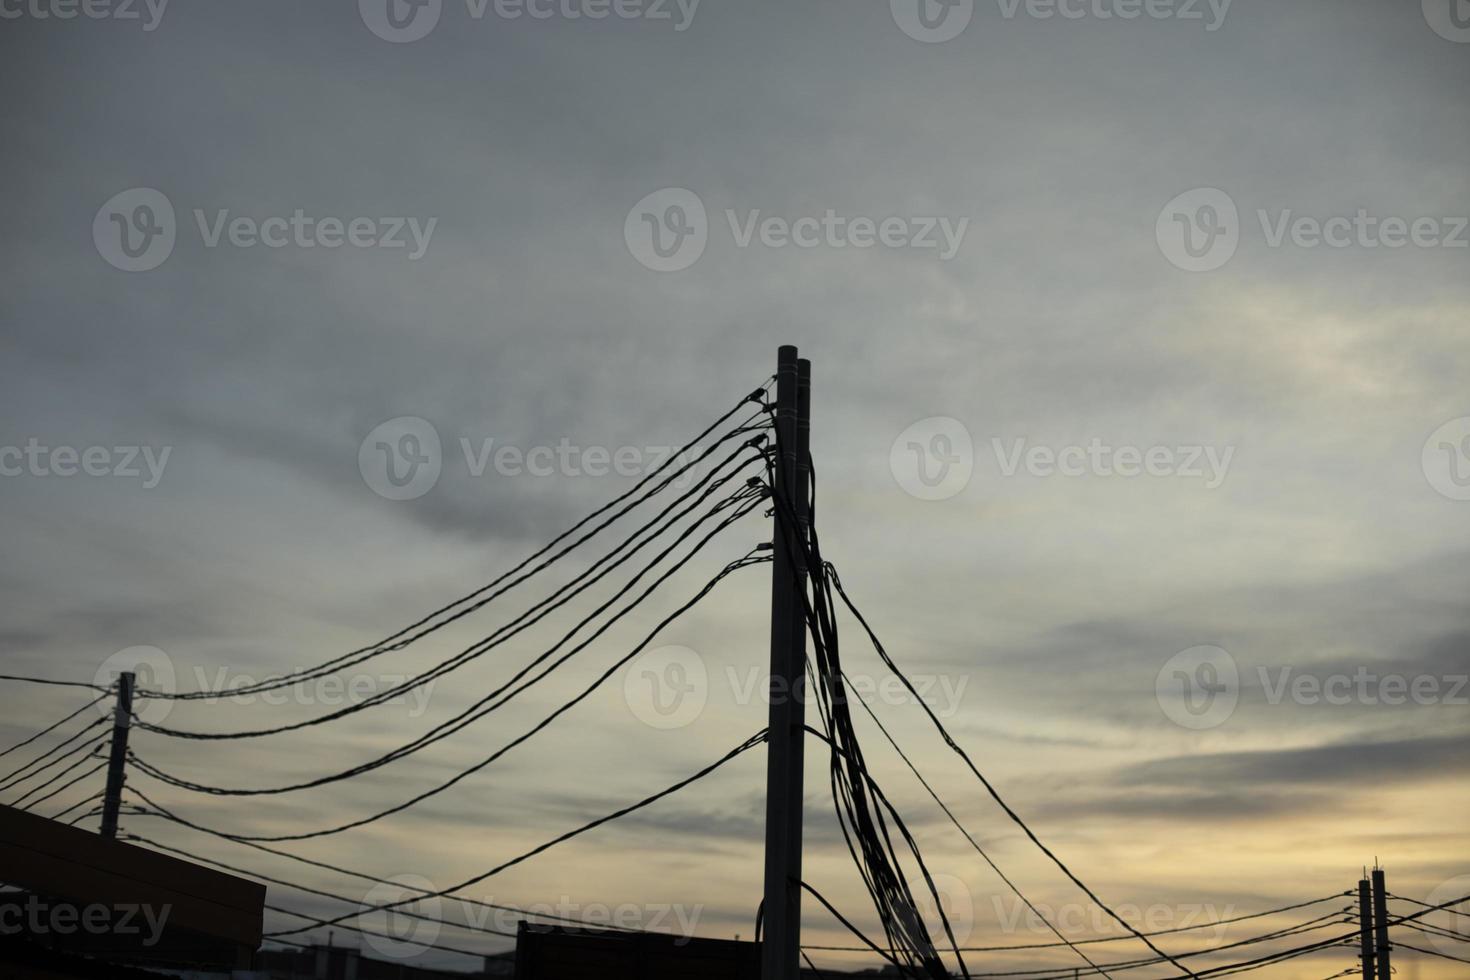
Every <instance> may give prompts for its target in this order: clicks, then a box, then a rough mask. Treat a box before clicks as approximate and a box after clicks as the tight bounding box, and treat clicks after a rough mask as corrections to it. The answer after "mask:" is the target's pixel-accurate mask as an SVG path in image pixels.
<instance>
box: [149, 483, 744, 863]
mask: <svg viewBox="0 0 1470 980" xmlns="http://www.w3.org/2000/svg"><path fill="white" fill-rule="evenodd" d="M759 502H760V498H759V496H753V497H752V500H751V502H750V503H747V504H746V505H745V506H743V507H741V508H740V509H738V510H736V512H735V513H734V514H732V515H731V516H730V517H728V518H726V519H725V521H723V522H721V524H720V526H718V527H716V528H715V529H714V530H713V531H711V532H710V533H709V534H708V535H707V536H706V537H705V539H704V541H702V542H701V543H700V545H699V546H698V547H697V548H696V549H695V551H694V552H692V553H691V554H690V555H689V556H686V557H685V559H684V560H683V561H685V562H687V561H688V560H689V558H692V557H693V555H694V554H697V553H698V551H699V548H702V547H703V545H704V543H705V542H707V541H708V540H710V538H712V537H714V536H715V535H716V534H718V533H720V531H722V530H723V529H724V528H725V527H728V526H729V525H730V524H733V523H734V522H735V521H737V520H739V519H740V517H742V516H744V514H746V513H748V512H749V511H750V510H751V509H753V508H754V507H755V506H757V505H758V504H759ZM768 560H769V559H768V558H765V557H752V556H749V555H748V556H746V557H745V558H742V559H740V560H738V561H735V562H732V563H730V564H729V565H727V566H726V567H725V568H724V569H722V570H721V571H720V573H719V574H717V575H716V576H715V577H714V578H713V579H711V580H710V581H709V582H708V583H706V584H705V586H704V587H703V588H702V589H700V591H699V592H698V593H697V594H696V595H695V596H694V597H693V598H692V599H690V600H689V601H688V602H686V603H685V604H684V605H683V606H681V607H680V608H679V609H677V610H675V611H674V612H673V613H671V614H670V615H669V616H668V617H666V618H665V619H664V620H663V621H662V622H660V623H659V624H658V625H657V626H656V627H655V628H654V629H653V631H652V632H650V633H649V634H648V636H647V637H646V638H645V639H644V640H643V641H642V642H641V643H639V644H638V645H637V646H636V647H635V648H634V649H633V650H632V651H630V652H629V653H628V654H626V655H624V656H623V657H622V658H621V659H620V660H619V661H618V662H617V663H615V664H613V666H612V667H610V668H608V669H607V670H606V671H605V672H604V673H603V674H602V675H601V676H599V677H598V678H597V679H596V680H595V681H594V682H593V683H592V684H591V685H590V686H589V687H587V688H586V689H584V690H583V691H582V692H581V693H580V694H578V695H577V696H576V697H574V698H572V699H571V700H569V701H567V702H564V703H563V704H562V705H561V706H559V707H558V708H557V709H556V710H555V711H553V712H552V713H551V714H549V715H548V716H547V717H546V718H544V719H543V720H542V721H541V722H539V723H538V724H537V725H536V726H534V727H533V728H531V729H530V730H529V731H527V732H526V733H524V734H522V735H521V736H519V737H518V738H516V739H514V740H513V741H511V742H509V743H507V744H506V745H505V746H503V747H502V748H501V749H499V750H497V751H496V752H495V753H493V754H492V755H490V756H489V757H487V758H486V759H484V760H482V761H481V762H479V763H477V764H476V765H474V766H472V767H470V768H469V769H466V770H463V771H461V772H459V773H457V774H456V775H455V776H453V777H452V778H450V779H449V780H447V781H445V782H443V783H441V784H439V785H438V786H437V787H435V788H433V789H431V790H428V791H426V792H424V793H420V794H419V795H417V796H415V797H413V798H412V799H410V800H408V801H406V802H404V803H402V804H399V805H397V806H394V807H390V808H388V809H386V810H382V811H379V812H377V813H375V814H372V815H371V816H368V817H364V818H361V819H358V820H355V821H351V822H349V823H346V824H342V825H340V826H338V827H333V828H329V829H325V830H319V831H311V832H306V833H298V834H280V835H228V836H230V837H231V838H232V839H238V840H257V841H285V840H304V839H307V838H311V837H321V836H326V835H328V834H336V833H341V832H342V831H344V830H349V829H352V828H353V827H359V826H362V825H364V824H367V823H372V822H374V821H376V820H379V819H382V818H383V817H386V816H388V815H390V814H393V813H397V812H399V811H401V810H405V809H407V808H408V807H410V806H413V805H414V804H416V803H419V802H421V801H423V800H425V799H428V798H429V797H431V796H435V795H437V794H439V793H441V792H443V791H445V790H447V789H448V788H450V787H451V786H453V785H455V784H456V783H458V782H459V781H460V780H462V779H464V778H466V777H468V776H470V775H472V774H473V773H475V772H478V771H479V770H481V769H483V768H485V767H486V766H488V765H490V764H491V763H493V762H494V761H495V760H496V759H498V758H500V757H501V756H502V755H504V754H505V753H506V752H508V751H510V750H511V749H512V748H515V747H516V746H517V745H520V744H521V743H523V742H525V741H526V740H528V739H529V738H531V737H532V736H534V735H535V734H536V733H538V732H540V731H542V730H543V729H545V728H546V727H547V726H549V725H550V724H551V723H552V722H553V721H555V720H556V719H557V718H558V717H560V716H561V715H562V714H563V713H565V712H566V711H568V710H570V709H571V708H572V707H574V706H575V705H576V704H578V703H580V702H581V701H583V700H585V699H586V698H587V697H589V696H590V695H591V694H592V692H593V691H595V690H596V689H597V688H598V687H599V686H600V685H601V684H602V683H603V682H604V681H606V680H607V678H609V677H611V676H612V674H613V673H615V672H616V671H617V670H618V669H619V668H620V667H622V666H623V665H624V664H626V663H627V662H628V661H630V660H632V659H633V657H635V656H637V654H638V653H640V652H641V651H642V650H643V649H644V648H645V647H647V645H648V644H649V643H651V642H652V641H653V640H654V639H655V638H656V637H657V636H658V635H659V633H661V632H662V631H663V629H664V628H665V627H666V626H667V625H668V624H669V623H671V622H673V621H674V620H675V619H677V618H678V617H679V616H681V615H683V614H684V613H685V612H687V611H688V610H689V609H690V608H692V607H693V606H694V605H696V604H697V603H699V602H700V601H701V600H702V599H704V598H705V597H706V596H707V595H709V593H710V592H712V591H713V590H714V588H715V587H716V586H717V585H718V584H719V583H720V582H721V581H723V580H724V579H725V578H726V577H727V576H729V575H730V574H732V573H733V572H735V571H738V570H739V569H741V568H745V567H748V566H750V565H755V564H760V563H762V562H764V561H768ZM681 565H682V562H681ZM679 567H680V566H675V567H674V568H673V569H670V570H669V572H667V573H666V575H672V574H673V573H674V572H676V571H677V570H678V568H679ZM131 761H132V762H133V763H134V764H135V765H137V764H139V760H137V759H136V758H134V759H132V760H131ZM142 771H144V772H145V773H147V774H148V775H156V774H155V773H154V772H153V771H152V769H151V768H150V767H146V766H144V767H142Z"/></svg>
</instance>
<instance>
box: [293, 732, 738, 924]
mask: <svg viewBox="0 0 1470 980" xmlns="http://www.w3.org/2000/svg"><path fill="white" fill-rule="evenodd" d="M766 737H767V733H766V730H765V729H762V730H761V731H759V732H757V733H755V734H754V735H752V736H751V737H750V738H748V739H746V740H745V741H744V742H741V743H740V744H739V745H737V746H735V748H733V749H731V750H730V751H729V752H727V753H725V754H724V755H723V756H721V757H720V758H719V759H716V760H715V761H714V762H712V763H710V764H709V765H707V766H705V767H704V768H703V769H700V770H699V771H698V772H696V773H694V774H693V775H691V776H686V777H685V778H683V779H681V780H679V781H678V782H676V783H674V784H673V785H671V786H669V787H667V788H665V789H662V790H660V791H659V792H657V793H654V794H653V795H652V796H647V797H644V798H643V799H642V800H639V801H638V802H637V803H632V804H630V805H628V806H625V807H623V808H622V809H619V810H615V811H613V812H612V813H609V814H607V815H605V816H602V817H598V818H597V819H596V820H592V821H589V822H588V823H585V824H583V825H581V826H580V827H577V828H575V829H573V830H569V831H567V832H566V833H563V834H560V835H558V836H557V837H554V838H552V839H551V840H549V841H547V842H546V843H544V844H541V845H539V846H537V847H533V848H532V849H531V850H529V851H525V852H524V853H522V854H519V855H517V856H516V857H513V858H510V859H509V860H507V861H502V862H501V863H500V864H498V865H496V866H495V867H493V868H491V869H490V870H488V871H483V872H481V873H479V874H477V875H475V876H473V877H471V878H468V879H466V880H465V881H462V882H460V883H459V884H457V885H452V886H450V887H449V888H443V889H439V890H438V891H431V892H428V893H427V894H424V895H420V896H418V897H416V898H408V899H402V900H399V901H396V902H385V903H383V904H381V905H374V906H371V907H369V908H365V909H363V910H362V911H363V912H364V913H365V912H378V911H384V910H387V909H395V908H399V907H401V906H403V905H407V904H408V903H410V902H414V901H418V900H419V899H421V898H439V897H443V896H445V895H451V894H453V893H454V892H458V891H463V890H464V889H466V888H469V887H470V886H472V885H477V884H479V883H480V882H482V881H485V880H486V879H488V878H492V877H494V876H495V875H498V874H500V873H501V872H502V871H505V870H507V869H509V868H513V867H515V866H516V865H518V864H521V863H523V862H525V861H528V860H530V859H531V858H533V857H536V856H537V855H539V854H542V853H545V852H546V851H549V850H551V849H552V848H553V847H556V846H557V845H559V844H564V843H566V842H567V841H569V840H572V839H574V838H576V837H580V836H581V835H582V834H585V833H587V832H589V831H591V830H595V829H596V828H598V827H601V826H602V825H603V824H607V823H611V822H612V821H614V820H618V819H621V818H622V817H625V816H627V815H628V814H630V813H635V812H637V811H638V810H642V809H643V808H645V807H648V806H651V805H653V804H654V803H657V802H658V801H659V800H662V799H664V798H665V797H668V796H672V795H674V794H675V793H677V792H679V791H680V790H682V789H684V788H686V787H688V786H690V785H692V784H693V783H696V782H698V781H699V780H701V779H703V778H705V777H706V776H708V775H710V774H711V773H713V772H715V771H716V770H717V769H719V768H720V767H721V766H724V765H725V764H727V763H728V762H730V761H731V760H733V759H735V758H737V757H738V756H740V755H742V754H744V753H745V752H748V751H750V750H751V749H753V748H755V747H756V746H757V745H760V744H762V743H763V742H765V741H766ZM357 914H361V913H357ZM350 917H351V916H339V917H338V918H335V919H331V920H328V921H325V922H322V923H320V924H321V925H327V926H332V925H336V924H337V923H339V922H341V921H343V920H344V919H347V918H350ZM303 931H305V930H303V929H287V930H281V931H277V932H272V933H267V934H266V935H267V936H269V937H275V936H289V935H293V934H295V933H298V932H303Z"/></svg>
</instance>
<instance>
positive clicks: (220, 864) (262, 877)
mask: <svg viewBox="0 0 1470 980" xmlns="http://www.w3.org/2000/svg"><path fill="white" fill-rule="evenodd" d="M126 839H127V840H130V841H135V842H137V843H139V844H147V845H148V846H149V847H155V848H157V849H158V850H160V851H167V852H169V853H170V854H177V855H179V856H180V857H182V858H187V859H188V860H190V861H196V862H200V863H203V864H211V865H214V866H215V867H216V868H222V869H224V870H225V871H229V872H231V873H233V874H238V875H245V876H247V877H250V878H255V879H257V880H259V881H264V882H268V883H269V884H272V885H281V886H283V887H285V888H294V889H296V890H297V891H300V892H305V893H307V894H308V895H316V896H318V897H321V898H330V899H333V900H334V901H338V902H345V903H347V904H348V905H355V904H357V899H355V898H348V897H347V896H346V895H338V894H337V893H336V892H329V891H326V890H324V889H321V888H313V887H311V886H310V885H303V884H301V883H300V882H295V881H287V880H285V879H284V878H275V877H272V876H271V875H267V874H263V873H262V872H259V871H251V870H248V869H246V868H241V867H237V866H236V865H233V864H226V863H225V862H224V861H220V860H217V859H215V858H207V857H202V856H200V855H198V854H191V853H189V852H188V851H186V850H183V849H182V848H178V847H171V846H170V845H168V844H160V843H159V842H158V841H155V840H149V839H148V838H147V837H140V836H139V835H137V834H128V835H126ZM392 884H398V883H397V882H393V883H392ZM394 914H395V915H402V916H404V917H406V918H409V919H418V920H420V921H423V922H436V923H439V924H440V925H446V926H452V927H454V928H457V929H469V930H470V931H472V932H483V933H487V934H489V935H492V936H504V937H507V938H510V939H514V938H515V936H516V934H515V933H513V932H506V931H505V930H503V929H493V928H489V927H486V926H477V925H473V924H471V923H459V922H451V921H449V920H447V919H441V918H438V917H436V916H429V915H423V914H421V913H416V912H409V911H407V910H405V909H395V910H394Z"/></svg>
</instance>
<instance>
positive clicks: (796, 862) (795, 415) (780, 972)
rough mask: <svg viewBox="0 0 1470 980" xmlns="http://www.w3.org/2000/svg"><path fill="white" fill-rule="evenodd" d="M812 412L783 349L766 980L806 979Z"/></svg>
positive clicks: (791, 354) (800, 368) (804, 368)
mask: <svg viewBox="0 0 1470 980" xmlns="http://www.w3.org/2000/svg"><path fill="white" fill-rule="evenodd" d="M810 409H811V362H810V361H807V360H804V359H799V358H798V357H797V356H796V348H795V347H792V346H789V345H788V346H783V347H782V348H781V349H780V351H779V353H778V355H777V360H776V447H777V453H776V461H775V466H774V467H773V471H774V481H773V483H774V491H775V495H774V504H775V508H776V519H775V530H774V531H773V533H772V539H771V681H770V693H771V699H770V700H771V709H770V730H769V738H768V744H767V751H766V866H765V903H764V913H763V921H764V929H765V935H764V937H763V939H762V942H761V978H762V980H798V978H799V976H800V963H799V960H800V955H801V832H802V810H801V806H802V776H803V773H804V770H803V765H804V753H803V751H802V749H803V746H804V742H805V739H806V730H805V727H804V726H805V724H806V707H805V698H806V614H805V603H804V595H805V589H806V584H805V582H806V575H807V568H806V556H805V553H804V551H803V546H804V545H805V543H806V540H807V524H808V522H809V521H810V519H811V518H810V494H809V482H808V479H809V475H810V472H811V469H810V466H811V457H810V433H811V420H810V416H809V413H810ZM788 508H789V512H788ZM793 515H794V518H795V519H794V522H793V520H792V516H793Z"/></svg>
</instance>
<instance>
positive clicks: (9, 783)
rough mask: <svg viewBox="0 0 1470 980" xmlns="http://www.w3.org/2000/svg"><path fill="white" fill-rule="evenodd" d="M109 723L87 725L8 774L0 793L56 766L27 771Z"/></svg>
mask: <svg viewBox="0 0 1470 980" xmlns="http://www.w3.org/2000/svg"><path fill="white" fill-rule="evenodd" d="M107 722H108V719H107V718H98V719H97V720H95V721H93V722H92V723H91V724H90V725H86V726H84V727H82V728H81V729H80V730H78V731H77V732H75V733H74V734H73V735H72V736H71V737H70V738H68V739H66V740H65V741H63V742H58V743H57V744H56V745H53V746H52V747H51V748H50V749H49V750H47V751H46V752H44V753H42V754H41V755H39V756H37V757H36V758H34V759H32V760H31V761H30V762H28V763H26V764H25V765H23V766H21V767H20V768H19V769H15V770H13V771H11V772H10V773H8V774H6V775H5V776H4V777H3V779H0V793H3V792H5V791H7V790H9V789H11V788H12V787H15V786H18V785H19V784H21V783H23V782H25V781H26V780H27V779H30V778H31V777H32V776H34V775H35V774H36V773H38V772H41V771H42V770H45V769H49V768H50V767H51V766H53V765H55V764H56V763H55V760H52V761H51V762H47V763H46V765H44V766H41V767H40V769H34V771H30V772H28V771H27V770H32V769H33V767H35V766H36V765H37V764H38V763H41V762H43V761H45V760H46V759H49V758H51V756H53V755H55V754H56V753H57V752H60V751H61V750H62V749H64V748H66V747H67V746H68V745H71V744H72V743H73V742H75V741H76V740H77V739H79V738H81V737H82V736H84V735H86V734H87V733H88V732H90V731H91V730H92V729H94V728H96V727H97V726H99V725H105V724H106V723H107ZM72 751H76V750H75V749H73V750H72ZM70 754H71V753H70V752H68V753H66V755H63V756H62V758H66V756H67V755H70Z"/></svg>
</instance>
